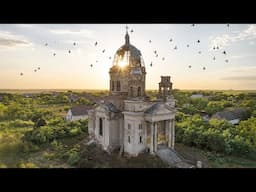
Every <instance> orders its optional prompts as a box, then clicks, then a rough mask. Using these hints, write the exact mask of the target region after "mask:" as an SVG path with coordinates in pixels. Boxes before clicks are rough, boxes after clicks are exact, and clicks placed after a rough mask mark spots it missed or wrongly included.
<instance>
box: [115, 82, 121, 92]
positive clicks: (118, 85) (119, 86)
mask: <svg viewBox="0 0 256 192" xmlns="http://www.w3.org/2000/svg"><path fill="white" fill-rule="evenodd" d="M116 90H117V91H120V90H121V84H120V81H117V85H116Z"/></svg>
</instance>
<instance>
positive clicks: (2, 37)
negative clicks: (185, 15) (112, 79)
mask: <svg viewBox="0 0 256 192" xmlns="http://www.w3.org/2000/svg"><path fill="white" fill-rule="evenodd" d="M125 26H126V25H125V24H0V58H1V61H0V69H1V70H0V82H1V84H0V89H108V88H109V74H108V72H109V68H110V67H111V66H112V62H113V57H114V54H115V52H116V50H117V49H118V48H119V47H120V46H121V45H123V44H124V35H125ZM128 27H129V35H130V41H131V44H133V45H134V46H135V47H136V48H138V49H139V50H141V53H142V56H143V59H144V62H145V66H146V71H147V79H146V82H147V83H146V85H147V87H146V88H147V89H157V88H158V87H157V86H158V82H159V81H160V76H161V75H170V76H171V78H172V82H173V83H174V88H178V89H237V90H255V89H256V76H255V74H256V64H255V62H254V61H255V57H256V54H255V53H256V25H254V24H230V25H229V26H227V24H198V25H197V24H196V25H195V26H191V24H128ZM150 40H151V42H149V41H150ZM198 40H200V42H198ZM95 42H97V46H95ZM46 44H47V45H46ZM217 46H218V47H219V49H218V50H215V49H213V47H217ZM175 47H176V48H177V49H174V48H175ZM103 50H104V51H103ZM155 50H156V51H157V53H158V57H156V56H155V54H154V51H155ZM223 51H225V52H226V54H223ZM54 53H55V54H56V55H55V56H54V55H53V54H54ZM110 57H111V58H110ZM213 58H215V59H213ZM151 62H152V66H150V63H151ZM91 64H92V65H93V66H92V67H91V66H90V65H91ZM189 66H191V67H189ZM204 67H205V70H203V68H204ZM38 68H40V70H39V69H38ZM36 69H37V71H36V72H35V70H36ZM20 73H23V75H22V76H21V75H20Z"/></svg>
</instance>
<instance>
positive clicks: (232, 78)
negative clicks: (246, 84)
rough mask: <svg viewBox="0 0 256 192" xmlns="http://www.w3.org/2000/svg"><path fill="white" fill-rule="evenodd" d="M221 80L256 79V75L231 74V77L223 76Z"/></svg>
mask: <svg viewBox="0 0 256 192" xmlns="http://www.w3.org/2000/svg"><path fill="white" fill-rule="evenodd" d="M221 80H235V81H237V80H239V81H241V80H242V81H243V80H245V81H256V75H252V76H229V77H223V78H221Z"/></svg>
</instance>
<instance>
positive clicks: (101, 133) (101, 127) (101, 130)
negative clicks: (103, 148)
mask: <svg viewBox="0 0 256 192" xmlns="http://www.w3.org/2000/svg"><path fill="white" fill-rule="evenodd" d="M99 124H100V126H99V134H100V136H102V135H103V120H102V118H100V119H99Z"/></svg>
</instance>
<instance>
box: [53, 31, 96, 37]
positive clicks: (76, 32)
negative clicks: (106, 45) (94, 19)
mask: <svg viewBox="0 0 256 192" xmlns="http://www.w3.org/2000/svg"><path fill="white" fill-rule="evenodd" d="M50 32H51V33H54V34H59V35H80V36H84V37H87V38H94V35H93V32H92V31H91V30H87V29H81V30H80V29H73V30H71V29H50Z"/></svg>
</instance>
